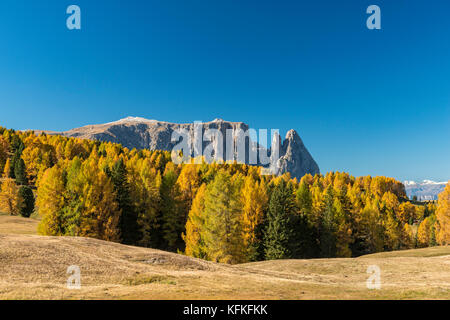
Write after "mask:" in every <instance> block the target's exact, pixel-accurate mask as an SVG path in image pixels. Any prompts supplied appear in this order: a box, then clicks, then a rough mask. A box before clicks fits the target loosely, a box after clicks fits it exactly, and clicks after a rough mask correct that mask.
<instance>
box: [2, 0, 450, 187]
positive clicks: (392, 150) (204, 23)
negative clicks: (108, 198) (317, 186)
mask: <svg viewBox="0 0 450 320" xmlns="http://www.w3.org/2000/svg"><path fill="white" fill-rule="evenodd" d="M71 4H77V5H79V6H80V8H81V12H82V29H81V30H79V31H77V30H75V31H70V30H68V29H67V28H66V18H67V17H68V15H67V14H66V8H67V7H68V6H69V5H71ZM371 4H376V5H378V6H380V8H381V17H382V22H381V24H382V25H381V26H382V29H381V30H368V29H367V28H366V19H367V17H368V15H367V14H366V8H367V7H368V6H369V5H371ZM449 10H450V3H449V2H448V1H444V0H442V1H438V0H434V1H433V0H432V1H429V0H428V1H425V0H416V1H414V0H408V1H406V0H396V1H392V0H390V1H380V0H371V1H364V0H355V1H351V0H342V1H332V0H329V1H324V0H315V1H312V0H311V1H308V2H306V1H300V0H298V1H293V0H292V1H285V0H279V1H265V0H252V1H248V0H220V1H219V0H201V1H200V0H190V1H185V0H183V1H182V0H179V1H175V0H158V1H156V0H148V1H141V0H130V1H118V0H109V1H99V0H88V1H87V0H71V1H64V0H48V1H34V0H27V1H24V0H3V1H1V3H0V108H1V109H0V110H1V113H0V125H2V126H4V127H8V128H15V129H29V128H31V129H48V130H67V129H70V128H73V127H79V126H82V125H85V124H93V123H104V122H110V121H114V120H118V119H120V118H124V117H126V116H141V117H146V118H150V119H158V120H164V121H172V122H193V121H195V120H202V121H210V120H213V119H214V118H223V119H225V120H231V121H244V122H246V123H248V124H249V125H250V126H251V127H253V128H257V129H258V128H267V129H271V128H276V129H280V131H281V133H283V134H284V133H285V132H286V131H287V130H289V129H291V128H293V129H295V130H297V131H298V132H299V134H300V136H301V137H302V139H303V140H304V142H305V144H306V146H307V148H308V149H309V150H310V152H311V154H312V155H313V157H314V158H315V159H316V161H317V162H318V164H319V166H320V168H321V171H322V172H326V171H331V170H339V171H348V172H350V173H351V174H353V175H356V176H359V175H367V174H370V175H386V176H392V177H395V178H398V179H401V180H405V179H415V180H422V179H434V180H446V179H449V178H450V165H449V163H450V148H449V141H450V130H449V128H450V37H449V33H450V19H448V12H449Z"/></svg>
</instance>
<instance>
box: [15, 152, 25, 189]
mask: <svg viewBox="0 0 450 320" xmlns="http://www.w3.org/2000/svg"><path fill="white" fill-rule="evenodd" d="M14 176H15V177H16V183H17V184H19V185H27V184H28V178H27V172H26V168H25V162H24V161H23V159H22V158H20V157H19V158H18V159H16V161H15V165H14Z"/></svg>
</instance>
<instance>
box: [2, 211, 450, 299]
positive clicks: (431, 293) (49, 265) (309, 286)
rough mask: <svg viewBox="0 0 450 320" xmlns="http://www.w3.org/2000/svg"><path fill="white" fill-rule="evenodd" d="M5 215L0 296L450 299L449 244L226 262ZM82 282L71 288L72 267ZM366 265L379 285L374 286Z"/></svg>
mask: <svg viewBox="0 0 450 320" xmlns="http://www.w3.org/2000/svg"><path fill="white" fill-rule="evenodd" d="M36 225H37V221H36V220H33V219H23V218H19V217H8V216H4V215H3V216H2V215H0V299H450V247H436V248H429V249H428V248H427V249H418V250H408V251H400V252H389V253H379V254H373V255H368V256H364V257H359V258H349V259H313V260H280V261H266V262H257V263H249V264H243V265H237V266H228V265H222V264H216V263H211V262H206V261H202V260H198V259H194V258H189V257H185V256H182V255H177V254H173V253H167V252H163V251H159V250H154V249H147V248H139V247H131V246H125V245H121V244H116V243H110V242H105V241H100V240H95V239H86V238H69V237H64V238H62V237H61V238H57V237H41V236H37V235H33V233H35V230H36ZM70 265H77V266H79V267H80V269H81V285H82V286H81V289H79V290H69V289H68V288H67V287H66V281H67V278H68V276H69V275H68V274H66V271H67V267H69V266H70ZM369 265H378V266H379V267H380V269H381V289H380V290H369V289H367V287H366V280H367V278H368V277H369V275H368V274H367V273H366V270H367V267H368V266H369Z"/></svg>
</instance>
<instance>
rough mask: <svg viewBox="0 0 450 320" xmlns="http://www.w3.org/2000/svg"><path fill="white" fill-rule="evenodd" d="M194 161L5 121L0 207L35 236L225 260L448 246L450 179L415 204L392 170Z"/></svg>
mask: <svg viewBox="0 0 450 320" xmlns="http://www.w3.org/2000/svg"><path fill="white" fill-rule="evenodd" d="M197 160H198V159H197ZM198 163H199V161H195V164H194V161H192V164H174V163H173V162H172V161H171V154H170V152H168V151H150V150H136V149H133V150H129V149H127V148H124V147H122V146H121V145H118V144H113V143H108V142H100V141H91V140H81V139H76V138H66V137H63V136H58V135H47V134H45V133H42V134H39V135H36V134H35V133H34V132H32V131H26V132H19V131H14V130H8V129H5V128H1V127H0V173H1V174H2V175H1V190H0V211H2V212H4V213H7V214H10V215H22V216H24V217H30V216H39V218H40V223H39V229H38V232H39V234H41V235H49V236H76V237H92V238H97V239H102V240H107V241H114V242H120V243H123V244H128V245H136V246H143V247H151V248H157V249H161V250H166V251H172V252H178V253H180V254H186V255H188V256H193V257H197V258H201V259H206V260H210V261H216V262H222V263H230V264H236V263H244V262H251V261H261V260H273V259H291V258H292V259H296V258H330V257H355V256H360V255H363V254H368V253H375V252H381V251H391V250H400V249H409V248H417V247H428V246H435V245H446V244H450V205H449V204H450V185H447V187H446V189H445V191H444V192H443V193H442V194H441V195H440V196H439V201H430V202H417V201H410V200H409V199H408V198H407V196H406V193H405V188H404V186H403V184H402V183H400V182H399V181H396V180H395V179H393V178H389V177H383V176H377V177H371V176H365V177H353V176H351V175H350V174H348V173H345V172H329V173H327V174H325V175H322V174H317V175H315V176H312V175H309V174H307V175H305V176H304V177H302V178H301V179H300V181H298V180H297V179H291V177H290V175H289V174H284V175H282V176H273V175H262V174H261V168H260V167H256V166H248V165H245V164H239V163H236V162H234V163H211V164H208V163H205V162H204V161H203V162H202V161H200V164H198Z"/></svg>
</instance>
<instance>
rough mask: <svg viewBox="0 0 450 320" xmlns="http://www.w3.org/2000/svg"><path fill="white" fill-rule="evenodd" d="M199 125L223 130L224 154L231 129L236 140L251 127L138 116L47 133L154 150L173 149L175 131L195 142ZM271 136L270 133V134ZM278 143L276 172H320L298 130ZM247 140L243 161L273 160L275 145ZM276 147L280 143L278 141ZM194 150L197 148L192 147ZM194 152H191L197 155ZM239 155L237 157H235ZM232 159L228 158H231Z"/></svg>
mask: <svg viewBox="0 0 450 320" xmlns="http://www.w3.org/2000/svg"><path fill="white" fill-rule="evenodd" d="M196 128H201V132H202V135H204V134H205V132H206V131H207V130H208V129H216V130H218V131H220V132H221V133H222V137H223V141H222V143H223V147H222V150H223V154H224V155H226V154H227V152H229V150H227V143H226V141H225V140H226V139H225V137H226V136H227V130H231V132H232V136H233V137H234V139H236V133H237V132H238V131H240V130H242V131H243V132H247V131H248V130H249V126H248V125H247V124H245V123H243V122H230V121H224V120H222V119H215V120H214V121H210V122H205V123H201V124H199V125H198V127H196V124H195V123H184V124H178V123H170V122H163V121H157V120H148V119H144V118H138V117H128V118H125V119H121V120H118V121H115V122H110V123H105V124H98V125H88V126H84V127H81V128H76V129H72V130H69V131H65V132H49V131H46V133H47V134H58V135H63V136H66V137H74V138H82V139H91V140H99V141H106V142H114V143H119V144H121V145H123V146H124V147H127V148H129V149H133V148H136V149H150V150H167V151H170V150H173V149H174V147H175V146H176V145H177V143H178V141H176V142H173V141H172V134H173V133H174V131H178V130H184V131H185V132H187V133H188V135H189V136H190V137H189V138H190V139H191V141H194V140H195V139H194V137H195V134H196V132H195V131H196V130H198V129H196ZM268 135H270V133H268ZM275 138H276V140H275V141H276V143H278V146H277V148H278V157H277V158H278V160H277V161H276V166H275V167H276V169H275V170H276V172H274V173H276V174H283V173H285V172H289V173H291V176H292V177H297V178H301V177H302V176H303V175H305V174H307V173H310V174H312V175H314V174H316V173H320V170H319V167H318V165H317V163H316V162H315V161H314V159H313V158H312V156H311V154H310V153H309V152H308V150H307V149H306V147H305V145H304V144H303V141H302V139H301V138H300V136H299V135H298V133H297V132H296V131H295V130H290V131H289V132H288V133H287V134H286V138H285V139H284V140H283V141H282V139H281V138H280V137H279V136H278V137H275ZM202 140H203V145H202V147H203V150H205V149H206V148H207V147H208V145H210V144H212V143H213V144H217V141H214V139H212V140H211V141H204V139H202ZM244 141H245V142H244V143H245V150H246V153H245V159H244V158H242V160H243V161H242V162H245V163H247V164H255V165H261V166H265V163H262V162H261V159H260V157H261V155H265V156H266V157H268V158H271V159H273V158H274V156H275V152H273V150H272V148H269V149H265V148H264V147H263V146H261V145H260V144H257V143H256V142H254V141H250V139H248V138H247V139H246V140H244ZM275 146H276V144H275ZM255 148H256V149H257V150H258V155H259V157H258V159H257V161H256V163H255V162H252V161H250V159H249V152H248V150H255ZM192 150H194V148H192ZM236 151H237V150H236V147H235V150H233V152H232V153H233V154H234V155H236ZM193 155H194V154H191V156H193ZM235 158H236V157H235ZM227 159H228V158H227Z"/></svg>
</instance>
